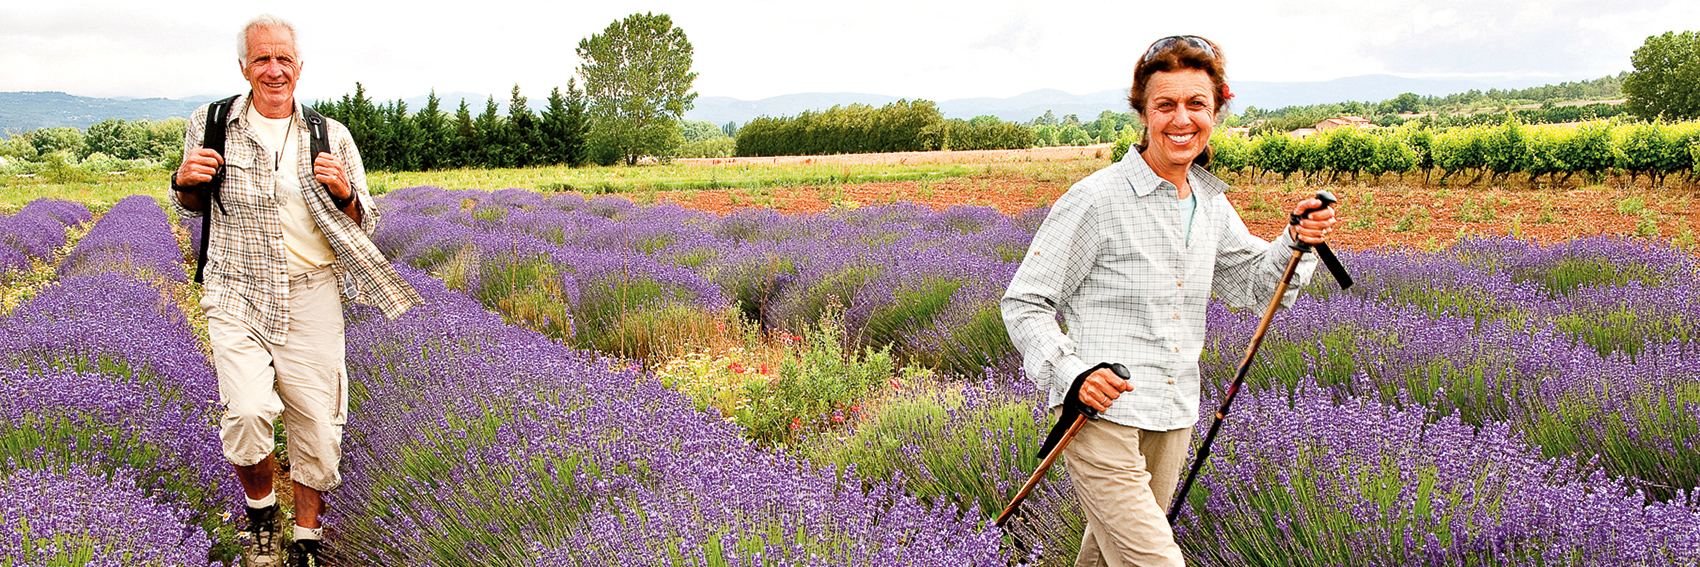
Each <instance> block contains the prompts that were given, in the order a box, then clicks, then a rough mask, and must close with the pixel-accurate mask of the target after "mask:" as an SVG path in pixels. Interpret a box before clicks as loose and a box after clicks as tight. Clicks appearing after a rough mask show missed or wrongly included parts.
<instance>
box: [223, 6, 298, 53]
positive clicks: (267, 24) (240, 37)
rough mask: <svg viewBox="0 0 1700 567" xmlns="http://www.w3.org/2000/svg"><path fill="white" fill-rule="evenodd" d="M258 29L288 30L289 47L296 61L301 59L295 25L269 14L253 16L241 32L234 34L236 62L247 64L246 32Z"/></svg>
mask: <svg viewBox="0 0 1700 567" xmlns="http://www.w3.org/2000/svg"><path fill="white" fill-rule="evenodd" d="M259 28H283V29H286V30H289V45H290V46H291V47H294V48H295V57H296V58H297V59H299V58H300V57H301V44H300V42H299V41H297V40H296V35H295V24H291V23H289V20H285V19H283V18H279V17H277V16H273V15H271V14H260V15H258V16H255V17H254V19H252V20H248V25H245V26H242V31H241V32H239V33H237V34H236V60H237V61H240V62H241V63H242V64H243V65H247V64H248V32H251V31H253V30H256V29H259Z"/></svg>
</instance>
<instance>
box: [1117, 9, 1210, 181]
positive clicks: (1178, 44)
mask: <svg viewBox="0 0 1700 567" xmlns="http://www.w3.org/2000/svg"><path fill="white" fill-rule="evenodd" d="M1186 37H1187V38H1191V39H1197V40H1200V41H1203V42H1204V43H1206V44H1208V45H1209V50H1206V49H1204V48H1201V47H1198V46H1195V45H1193V43H1192V42H1191V41H1185V40H1184V39H1183V40H1181V41H1174V42H1170V43H1169V45H1167V46H1165V47H1163V48H1162V49H1160V50H1158V51H1157V53H1154V54H1151V56H1150V57H1142V58H1141V59H1140V61H1139V64H1138V65H1135V66H1134V67H1133V89H1132V90H1131V91H1130V92H1129V93H1128V97H1127V103H1128V105H1129V106H1132V107H1133V111H1134V113H1135V114H1138V115H1139V120H1140V122H1141V123H1143V122H1145V99H1146V92H1145V89H1146V88H1147V87H1148V85H1149V84H1150V82H1151V75H1154V74H1157V73H1163V72H1169V71H1183V70H1186V69H1198V70H1200V71H1204V74H1206V75H1209V76H1210V83H1211V85H1212V86H1213V87H1214V88H1213V89H1212V92H1211V96H1213V97H1215V101H1216V115H1217V116H1218V117H1220V116H1221V115H1222V111H1223V110H1224V109H1226V108H1227V107H1228V99H1227V98H1226V97H1224V96H1222V91H1223V89H1225V88H1226V87H1227V85H1228V60H1227V58H1226V57H1224V56H1223V55H1222V48H1221V47H1219V46H1217V45H1216V42H1214V41H1210V40H1208V39H1205V38H1202V37H1198V36H1186ZM1163 39H1170V38H1163ZM1157 41H1159V42H1161V41H1163V40H1161V39H1160V40H1157ZM1153 45H1155V44H1153ZM1141 129H1142V130H1141V132H1140V134H1139V144H1138V145H1137V147H1138V148H1139V151H1140V152H1144V151H1145V147H1146V145H1148V144H1150V143H1151V130H1150V127H1149V126H1144V125H1142V126H1141ZM1211 152H1212V150H1211V149H1210V146H1208V145H1207V146H1205V147H1204V151H1203V152H1200V153H1199V154H1198V157H1196V158H1193V160H1192V162H1193V163H1195V164H1198V165H1200V166H1209V165H1210V154H1211Z"/></svg>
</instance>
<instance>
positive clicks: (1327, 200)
mask: <svg viewBox="0 0 1700 567" xmlns="http://www.w3.org/2000/svg"><path fill="white" fill-rule="evenodd" d="M1316 200H1318V201H1322V205H1321V206H1318V207H1311V208H1309V209H1305V212H1303V213H1295V214H1292V215H1288V217H1287V224H1292V225H1296V224H1299V221H1300V220H1302V219H1307V218H1310V215H1311V213H1314V212H1317V211H1320V210H1323V209H1326V208H1328V207H1330V206H1333V205H1334V203H1338V202H1340V200H1339V199H1336V198H1334V194H1333V193H1329V192H1328V191H1327V190H1326V189H1323V190H1318V191H1317V192H1316Z"/></svg>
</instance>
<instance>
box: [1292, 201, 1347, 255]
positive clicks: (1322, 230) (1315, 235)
mask: <svg viewBox="0 0 1700 567" xmlns="http://www.w3.org/2000/svg"><path fill="white" fill-rule="evenodd" d="M1321 206H1322V201H1321V200H1319V199H1317V198H1316V197H1311V198H1309V199H1305V200H1303V201H1299V206H1298V207H1297V208H1294V209H1293V214H1295V215H1303V214H1304V213H1305V211H1308V210H1311V209H1314V208H1317V207H1321ZM1338 222H1339V217H1336V216H1334V207H1328V208H1325V209H1322V210H1320V211H1316V212H1314V213H1311V214H1310V216H1309V217H1303V218H1301V219H1300V220H1299V224H1296V225H1289V226H1291V227H1292V230H1293V237H1294V238H1297V239H1299V241H1301V242H1304V243H1306V244H1322V243H1324V242H1327V241H1328V234H1329V233H1331V232H1334V225H1335V224H1336V223H1338Z"/></svg>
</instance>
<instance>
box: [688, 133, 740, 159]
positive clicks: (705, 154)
mask: <svg viewBox="0 0 1700 567" xmlns="http://www.w3.org/2000/svg"><path fill="white" fill-rule="evenodd" d="M715 131H716V132H718V131H719V130H715ZM737 151H738V139H737V138H729V137H726V136H721V137H719V138H709V139H706V140H697V141H694V142H685V143H684V144H683V145H680V146H679V153H678V157H686V158H713V157H732V154H734V153H737Z"/></svg>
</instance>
